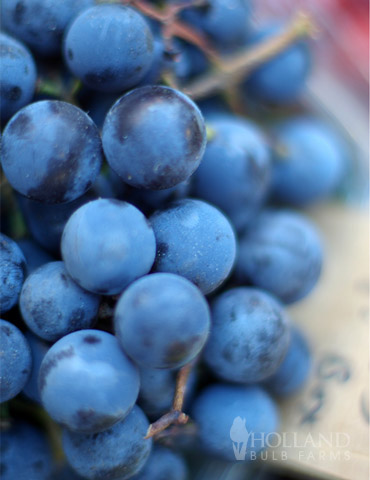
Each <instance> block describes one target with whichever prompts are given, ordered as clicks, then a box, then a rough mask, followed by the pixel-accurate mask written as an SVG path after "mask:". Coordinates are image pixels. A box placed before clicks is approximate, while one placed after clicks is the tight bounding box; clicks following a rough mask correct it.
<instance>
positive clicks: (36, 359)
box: [22, 331, 50, 403]
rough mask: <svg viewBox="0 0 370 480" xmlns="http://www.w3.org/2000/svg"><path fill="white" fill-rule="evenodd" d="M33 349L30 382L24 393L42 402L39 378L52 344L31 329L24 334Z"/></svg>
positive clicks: (35, 400) (37, 401)
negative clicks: (43, 362)
mask: <svg viewBox="0 0 370 480" xmlns="http://www.w3.org/2000/svg"><path fill="white" fill-rule="evenodd" d="M24 336H25V337H26V340H27V342H28V345H29V346H30V349H31V357H32V369H31V374H30V377H29V379H28V382H27V383H26V385H25V386H24V387H23V390H22V394H24V395H25V396H26V397H27V398H29V399H31V400H32V401H34V402H36V403H41V397H40V393H39V387H38V378H39V371H40V366H41V363H42V361H43V359H44V357H45V355H46V353H47V351H48V350H49V348H50V344H48V343H46V342H45V341H43V340H41V339H40V338H39V337H36V335H34V334H33V333H31V332H30V331H27V332H26V333H25V335H24Z"/></svg>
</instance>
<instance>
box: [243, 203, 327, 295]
mask: <svg viewBox="0 0 370 480" xmlns="http://www.w3.org/2000/svg"><path fill="white" fill-rule="evenodd" d="M322 261H323V251H322V246H321V241H320V238H319V236H318V233H317V231H316V228H315V226H314V225H313V224H312V223H311V222H310V220H309V219H308V218H306V217H304V216H303V215H301V214H299V213H296V212H293V211H290V210H265V211H264V212H262V213H261V214H260V215H259V216H258V217H257V218H256V220H255V221H254V222H253V225H252V226H251V227H250V229H249V230H248V231H247V232H246V233H245V235H244V236H243V237H242V238H241V240H240V244H239V256H238V259H237V262H236V273H237V276H238V278H239V280H240V281H241V282H245V281H249V282H251V283H252V284H253V285H255V286H256V287H258V288H262V289H264V290H267V291H268V292H270V293H272V294H273V295H275V296H277V297H278V298H279V299H280V300H282V301H283V302H284V303H293V302H296V301H298V300H301V299H302V298H304V297H305V296H306V295H308V293H309V292H310V291H311V290H312V289H313V287H314V286H315V285H316V283H317V281H318V279H319V276H320V273H321V267H322Z"/></svg>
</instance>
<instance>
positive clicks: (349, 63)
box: [255, 0, 369, 96]
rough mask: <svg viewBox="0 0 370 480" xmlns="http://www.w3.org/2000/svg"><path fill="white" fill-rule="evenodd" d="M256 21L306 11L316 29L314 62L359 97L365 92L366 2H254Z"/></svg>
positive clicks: (260, 0) (366, 93) (314, 0)
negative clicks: (332, 71) (327, 70)
mask: <svg viewBox="0 0 370 480" xmlns="http://www.w3.org/2000/svg"><path fill="white" fill-rule="evenodd" d="M255 9H256V18H257V20H258V21H263V20H266V19H276V18H289V17H291V16H292V15H293V14H294V12H295V11H297V10H304V11H309V12H310V13H311V14H312V15H313V17H314V18H315V21H316V23H317V25H318V26H319V29H320V37H319V39H318V41H317V42H316V46H317V48H316V50H317V55H316V56H317V61H318V65H319V66H323V65H324V66H325V68H330V69H332V70H334V71H335V72H337V74H338V75H339V76H340V77H341V79H342V80H343V81H344V82H345V83H349V84H350V87H351V89H352V90H359V91H358V93H359V94H360V95H366V96H367V95H368V92H369V1H368V0H257V1H256V2H255Z"/></svg>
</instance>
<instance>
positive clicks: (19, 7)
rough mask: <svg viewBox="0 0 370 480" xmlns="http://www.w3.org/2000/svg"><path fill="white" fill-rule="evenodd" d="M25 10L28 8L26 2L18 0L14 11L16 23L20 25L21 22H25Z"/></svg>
mask: <svg viewBox="0 0 370 480" xmlns="http://www.w3.org/2000/svg"><path fill="white" fill-rule="evenodd" d="M25 11H26V8H25V6H24V3H23V2H18V3H17V4H16V6H15V9H14V12H13V20H14V23H15V24H17V25H19V24H20V23H22V22H23V18H24V13H25Z"/></svg>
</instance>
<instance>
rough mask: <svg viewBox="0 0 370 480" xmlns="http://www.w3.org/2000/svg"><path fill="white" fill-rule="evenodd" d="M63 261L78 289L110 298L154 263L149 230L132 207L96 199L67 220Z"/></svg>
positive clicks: (117, 201) (112, 200)
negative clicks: (109, 296) (78, 286)
mask: <svg viewBox="0 0 370 480" xmlns="http://www.w3.org/2000/svg"><path fill="white" fill-rule="evenodd" d="M61 248H62V256H63V260H64V262H65V266H66V269H67V271H68V273H69V274H70V275H71V277H72V278H73V279H74V280H75V281H76V282H77V283H78V284H79V285H81V286H82V287H83V288H85V289H86V290H89V291H91V292H95V293H101V294H105V295H114V294H118V293H121V292H122V291H123V290H124V288H125V287H126V286H127V285H128V284H129V283H131V282H132V281H133V280H135V279H136V278H138V277H140V276H142V275H145V274H146V273H148V272H149V270H150V268H151V266H152V264H153V261H154V258H155V238H154V233H153V230H152V227H151V226H150V224H149V223H148V221H147V220H146V218H145V217H144V215H143V214H142V213H141V212H140V210H138V209H137V208H135V207H133V206H132V205H130V204H129V203H126V202H121V201H119V200H115V199H109V200H108V199H99V200H95V201H93V202H89V203H87V204H86V205H83V206H82V207H81V208H79V209H78V210H77V211H76V212H75V213H74V214H73V215H72V216H71V218H70V219H69V220H68V222H67V225H66V226H65V229H64V232H63V237H62V245H61Z"/></svg>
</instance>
